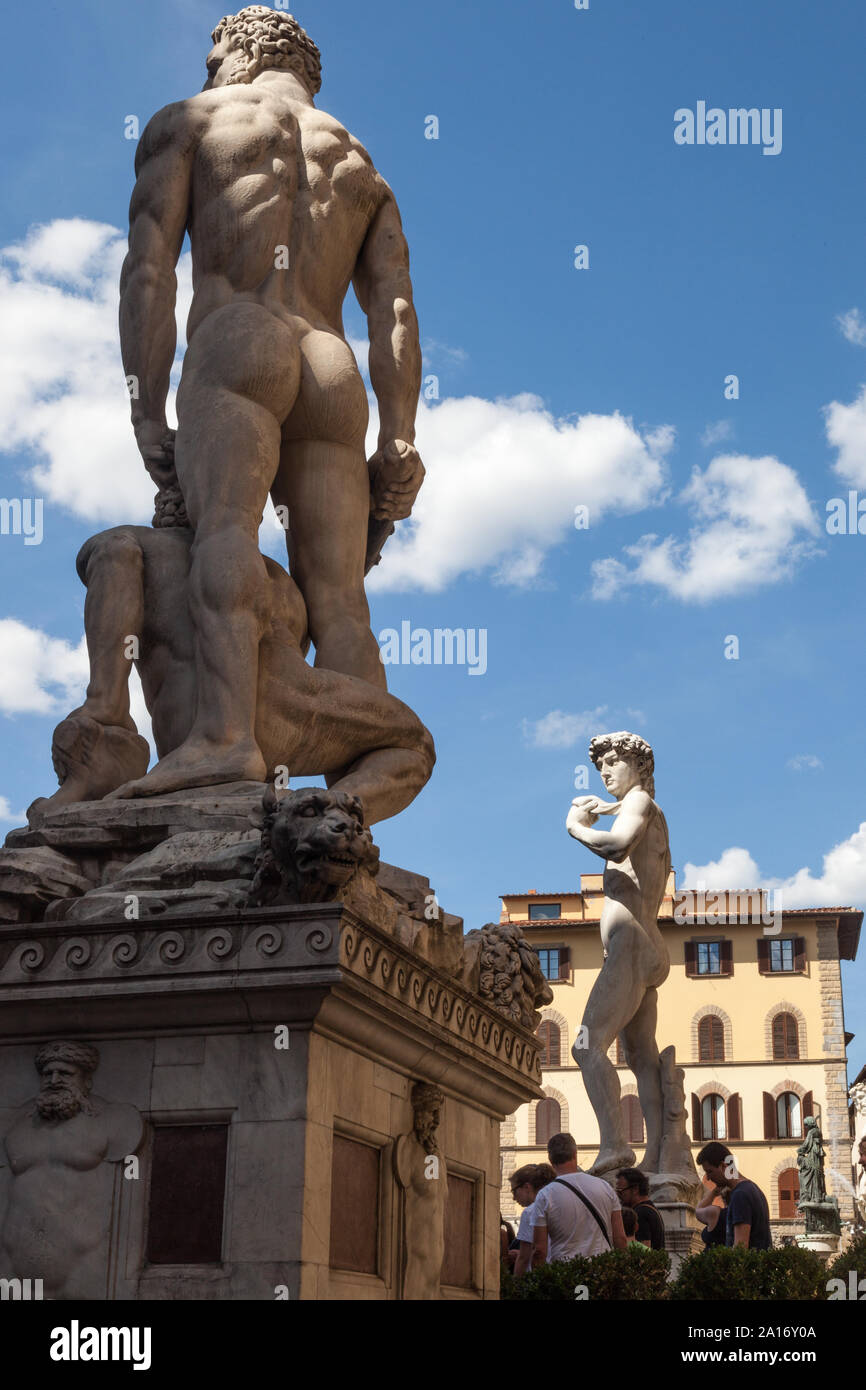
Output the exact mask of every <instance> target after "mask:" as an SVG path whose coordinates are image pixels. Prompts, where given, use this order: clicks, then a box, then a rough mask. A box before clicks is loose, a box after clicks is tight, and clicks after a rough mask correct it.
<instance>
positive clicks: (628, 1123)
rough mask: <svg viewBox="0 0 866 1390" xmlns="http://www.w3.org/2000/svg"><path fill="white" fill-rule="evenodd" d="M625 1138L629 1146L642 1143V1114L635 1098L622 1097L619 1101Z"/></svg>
mask: <svg viewBox="0 0 866 1390" xmlns="http://www.w3.org/2000/svg"><path fill="white" fill-rule="evenodd" d="M619 1104H620V1109H621V1110H622V1122H623V1126H624V1128H625V1137H626V1139H627V1140H628V1142H629V1143H630V1144H642V1143H643V1142H644V1127H643V1112H642V1110H641V1108H640V1101H639V1100H638V1098H637V1096H623V1097H622V1099H621V1100H620V1103H619Z"/></svg>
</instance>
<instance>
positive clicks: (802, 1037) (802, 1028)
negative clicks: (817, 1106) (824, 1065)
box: [764, 999, 809, 1094]
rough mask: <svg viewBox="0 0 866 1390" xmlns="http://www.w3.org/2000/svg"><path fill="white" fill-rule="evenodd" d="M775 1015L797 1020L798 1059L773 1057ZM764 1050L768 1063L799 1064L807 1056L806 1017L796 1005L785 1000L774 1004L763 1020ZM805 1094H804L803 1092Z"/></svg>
mask: <svg viewBox="0 0 866 1390" xmlns="http://www.w3.org/2000/svg"><path fill="white" fill-rule="evenodd" d="M776 1014H793V1016H794V1018H795V1019H796V1020H797V1035H798V1039H799V1043H800V1056H799V1057H774V1056H773V1019H774V1018H775V1017H776ZM764 1049H765V1051H766V1054H767V1061H768V1062H775V1063H776V1064H777V1065H778V1064H779V1063H780V1062H799V1061H802V1059H803V1058H804V1057H808V1056H809V1046H808V1036H807V1032H806V1015H805V1014H804V1013H803V1010H802V1009H798V1008H797V1005H796V1004H792V1003H790V1002H789V1001H788V1000H787V999H783V1000H781V1001H780V1002H779V1003H778V1004H774V1005H773V1007H772V1008H771V1009H770V1011H769V1013H768V1014H767V1015H766V1017H765V1019H764ZM804 1094H805V1092H804Z"/></svg>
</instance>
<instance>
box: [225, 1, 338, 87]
mask: <svg viewBox="0 0 866 1390" xmlns="http://www.w3.org/2000/svg"><path fill="white" fill-rule="evenodd" d="M212 37H213V41H214V43H219V42H220V40H221V39H223V38H226V37H229V38H234V39H238V40H239V46H240V48H241V49H242V51H243V53H244V56H245V58H246V66H245V69H242V71H241V73H240V74H239V75H237V76H236V75H235V74H234V73H233V74H232V76H231V77H230V79H229V81H230V82H231V83H235V82H251V81H252V79H253V78H254V77H256V76H258V73H259V72H262V71H263V70H264V69H266V68H276V69H278V70H282V71H284V72H286V71H287V72H294V73H297V75H298V76H299V77H300V78H302V79H303V80H304V81H305V82H306V83H307V86H308V87H309V88H310V91H311V92H312V94H313V96H315V95H316V93H317V92H318V90H319V88H320V87H321V85H322V55H321V53H320V52H319V50H318V48H317V47H316V45H315V44H314V43H313V40H312V39H311V38H310V36H309V34H307V33H306V32H305V31H304V30H303V29H302V28H301V26H300V24H299V23H298V21H297V20H296V19H295V18H294V16H293V15H290V14H287V13H286V11H285V10H272V9H270V7H269V6H268V5H246V6H245V7H244V9H242V10H238V12H237V14H227V15H224V16H223V18H222V19H221V20H220V22H219V24H218V25H217V27H216V28H215V29H214V31H213V35H212Z"/></svg>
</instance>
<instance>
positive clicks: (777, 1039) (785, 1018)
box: [773, 1013, 800, 1061]
mask: <svg viewBox="0 0 866 1390" xmlns="http://www.w3.org/2000/svg"><path fill="white" fill-rule="evenodd" d="M799 1056H800V1033H799V1029H798V1027H797V1020H796V1019H795V1018H794V1015H793V1014H786V1013H781V1014H776V1017H775V1018H774V1019H773V1059H774V1060H775V1061H782V1060H784V1059H785V1058H791V1059H793V1060H796V1059H797V1058H798V1057H799Z"/></svg>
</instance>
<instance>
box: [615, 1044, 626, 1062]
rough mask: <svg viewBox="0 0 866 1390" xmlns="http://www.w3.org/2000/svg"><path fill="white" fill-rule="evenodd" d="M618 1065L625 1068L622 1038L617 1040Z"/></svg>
mask: <svg viewBox="0 0 866 1390" xmlns="http://www.w3.org/2000/svg"><path fill="white" fill-rule="evenodd" d="M616 1064H617V1066H618V1067H624V1066H625V1049H624V1047H623V1045H622V1038H620V1037H618V1038H617V1040H616Z"/></svg>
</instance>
